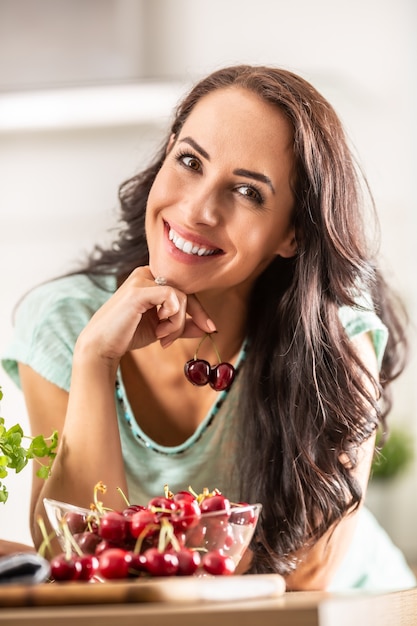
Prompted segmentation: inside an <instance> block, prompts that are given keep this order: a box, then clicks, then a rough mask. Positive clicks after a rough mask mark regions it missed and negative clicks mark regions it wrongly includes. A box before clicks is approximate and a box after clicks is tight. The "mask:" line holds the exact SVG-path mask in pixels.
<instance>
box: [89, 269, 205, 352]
mask: <svg viewBox="0 0 417 626" xmlns="http://www.w3.org/2000/svg"><path fill="white" fill-rule="evenodd" d="M214 330H215V325H214V323H213V321H212V320H211V319H210V318H209V316H208V315H207V313H206V312H205V310H204V309H203V307H202V306H201V304H200V302H199V301H198V299H197V298H196V296H194V295H192V294H191V295H186V294H184V293H183V292H182V291H179V290H178V289H176V288H174V287H171V286H169V285H164V286H160V285H157V284H156V283H155V279H154V277H153V275H152V274H151V272H150V269H149V267H139V268H137V269H135V270H134V271H133V272H132V273H131V274H130V276H128V278H127V279H126V280H125V281H124V283H123V284H122V285H121V286H120V287H119V288H118V289H117V291H116V292H115V293H114V294H113V296H112V297H111V298H110V299H109V300H108V301H107V302H106V303H105V304H104V305H103V306H102V307H101V308H100V309H99V310H98V311H97V312H96V313H95V314H94V315H93V317H92V318H91V320H90V322H89V323H88V324H87V326H86V327H85V329H84V330H83V331H82V333H81V335H80V338H79V340H78V342H77V344H78V345H81V346H84V347H86V346H90V347H94V351H95V354H97V355H98V356H100V357H102V358H107V359H110V360H120V358H121V357H122V356H123V354H125V353H126V352H128V351H129V350H135V349H138V348H143V347H144V346H146V345H148V344H150V343H153V342H154V341H158V340H159V341H160V343H161V345H162V346H163V347H167V346H168V345H170V344H171V343H173V342H174V341H175V340H176V339H178V338H180V337H201V336H202V334H203V333H206V332H213V331H214Z"/></svg>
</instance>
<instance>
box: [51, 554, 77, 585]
mask: <svg viewBox="0 0 417 626" xmlns="http://www.w3.org/2000/svg"><path fill="white" fill-rule="evenodd" d="M49 565H50V568H51V576H52V578H53V579H54V580H56V581H64V580H75V579H76V578H77V576H78V569H77V565H76V563H75V561H74V559H73V558H72V557H70V558H67V556H66V555H65V554H57V555H56V556H54V557H53V558H52V559H51V561H50V564H49Z"/></svg>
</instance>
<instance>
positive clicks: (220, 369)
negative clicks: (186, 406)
mask: <svg viewBox="0 0 417 626" xmlns="http://www.w3.org/2000/svg"><path fill="white" fill-rule="evenodd" d="M207 337H209V339H210V340H211V342H212V344H213V346H214V349H215V351H216V355H217V359H218V363H217V365H210V363H209V362H208V361H206V360H205V359H199V358H198V357H197V354H198V350H199V348H200V346H201V344H202V343H203V341H204V340H205V339H206V338H207ZM184 374H185V376H186V378H187V380H189V381H190V383H192V384H193V385H197V386H198V387H202V386H204V385H207V384H208V385H210V387H212V388H213V389H214V390H215V391H224V390H226V389H229V387H230V386H231V384H232V382H233V380H234V378H235V374H236V371H235V368H234V367H233V365H232V364H231V363H227V362H226V361H222V360H221V358H220V355H219V352H218V350H217V346H216V344H215V343H214V339H213V337H212V336H211V335H210V334H209V333H206V334H205V335H204V336H203V338H202V339H201V341H200V343H199V344H198V346H197V350H196V352H195V355H194V358H192V359H190V360H189V361H187V363H186V364H185V365H184Z"/></svg>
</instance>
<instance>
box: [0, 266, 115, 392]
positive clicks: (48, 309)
mask: <svg viewBox="0 0 417 626" xmlns="http://www.w3.org/2000/svg"><path fill="white" fill-rule="evenodd" d="M115 288H116V279H115V277H113V276H107V277H89V276H87V275H83V274H76V275H71V276H65V277H63V278H59V279H56V280H52V281H49V282H47V283H43V284H41V285H38V286H37V287H35V288H34V289H32V291H30V292H29V293H28V294H26V295H25V297H24V298H23V299H22V301H21V302H20V304H19V306H18V307H17V310H16V316H15V323H14V333H13V337H12V340H11V343H10V344H9V346H8V348H7V349H6V351H5V354H4V355H3V357H2V365H3V367H4V368H5V369H6V371H7V372H8V373H9V375H10V376H11V377H12V378H13V379H14V380H15V381H16V383H17V384H20V381H19V373H18V363H19V362H20V363H24V364H26V365H29V366H30V367H31V368H32V369H34V370H35V371H36V372H38V373H39V374H41V375H42V376H43V377H44V378H46V379H47V380H49V381H50V382H53V383H54V384H56V385H58V386H59V387H62V388H63V389H68V388H69V381H70V373H71V362H72V353H73V348H74V345H75V342H76V340H77V337H78V335H79V334H80V332H81V330H82V329H83V328H84V326H85V325H86V324H87V323H88V321H89V320H90V318H91V317H92V315H93V314H94V313H95V311H96V310H97V309H98V308H99V307H100V306H101V305H102V304H103V303H104V302H105V301H106V300H108V298H109V297H110V296H111V295H112V293H113V291H114V290H115Z"/></svg>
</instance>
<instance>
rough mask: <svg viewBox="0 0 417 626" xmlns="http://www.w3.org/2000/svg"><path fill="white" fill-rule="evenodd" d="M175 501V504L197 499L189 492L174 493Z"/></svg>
mask: <svg viewBox="0 0 417 626" xmlns="http://www.w3.org/2000/svg"><path fill="white" fill-rule="evenodd" d="M173 499H174V501H175V502H180V501H181V500H188V502H194V501H195V497H194V496H193V494H192V493H190V492H189V491H177V493H174V497H173Z"/></svg>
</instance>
